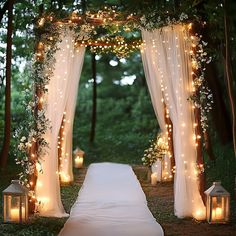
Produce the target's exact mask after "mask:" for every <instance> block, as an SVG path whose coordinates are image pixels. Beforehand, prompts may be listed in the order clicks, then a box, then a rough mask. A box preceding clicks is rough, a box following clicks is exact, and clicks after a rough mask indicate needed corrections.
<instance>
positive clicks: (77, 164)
mask: <svg viewBox="0 0 236 236" xmlns="http://www.w3.org/2000/svg"><path fill="white" fill-rule="evenodd" d="M83 161H84V158H83V157H80V156H77V157H76V158H75V168H82V166H83Z"/></svg>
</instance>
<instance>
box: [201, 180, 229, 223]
mask: <svg viewBox="0 0 236 236" xmlns="http://www.w3.org/2000/svg"><path fill="white" fill-rule="evenodd" d="M205 194H206V197H207V199H206V216H207V221H208V223H210V224H226V223H228V222H229V216H230V194H229V192H227V191H226V190H225V189H224V188H223V187H222V186H221V182H220V181H217V182H213V185H212V186H211V187H210V188H209V189H207V190H206V191H205Z"/></svg>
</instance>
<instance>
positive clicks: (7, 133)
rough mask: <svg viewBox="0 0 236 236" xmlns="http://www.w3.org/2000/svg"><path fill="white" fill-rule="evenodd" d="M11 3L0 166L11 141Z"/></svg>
mask: <svg viewBox="0 0 236 236" xmlns="http://www.w3.org/2000/svg"><path fill="white" fill-rule="evenodd" d="M13 3H14V0H10V1H9V5H8V6H9V7H8V23H7V51H6V87H5V128H4V141H3V147H2V151H1V160H0V165H1V167H2V168H5V167H6V165H7V159H8V153H9V148H10V140H11V58H12V31H13Z"/></svg>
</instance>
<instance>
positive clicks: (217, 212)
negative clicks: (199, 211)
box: [212, 207, 223, 220]
mask: <svg viewBox="0 0 236 236" xmlns="http://www.w3.org/2000/svg"><path fill="white" fill-rule="evenodd" d="M222 213H223V212H222V208H221V207H216V208H215V209H213V210H212V220H222V218H223V214H222Z"/></svg>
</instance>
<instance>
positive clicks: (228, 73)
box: [224, 0, 236, 156]
mask: <svg viewBox="0 0 236 236" xmlns="http://www.w3.org/2000/svg"><path fill="white" fill-rule="evenodd" d="M224 30H225V31H224V33H225V55H224V59H225V61H224V62H225V78H226V84H227V91H228V95H229V101H230V109H231V114H232V133H233V144H234V153H235V156H236V111H235V97H234V89H233V71H232V65H231V56H230V48H229V47H230V45H229V33H228V31H229V29H228V17H227V1H226V0H224Z"/></svg>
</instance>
